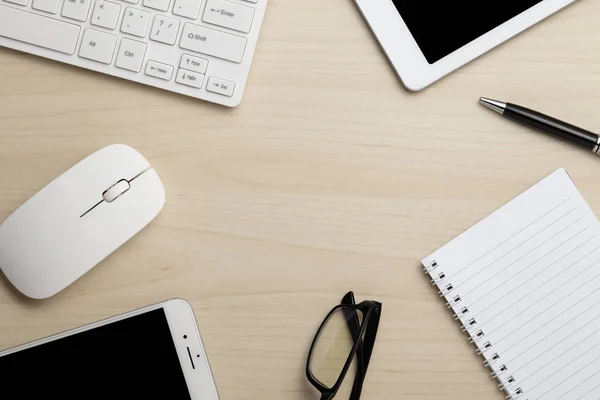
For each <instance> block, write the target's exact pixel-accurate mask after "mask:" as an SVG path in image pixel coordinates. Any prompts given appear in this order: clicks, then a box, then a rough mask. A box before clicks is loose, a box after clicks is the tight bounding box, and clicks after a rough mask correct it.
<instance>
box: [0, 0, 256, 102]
mask: <svg viewBox="0 0 600 400" xmlns="http://www.w3.org/2000/svg"><path fill="white" fill-rule="evenodd" d="M266 6H267V0H111V1H107V0H0V46H5V47H10V48H13V49H16V50H20V51H24V52H27V53H31V54H36V55H38V56H42V57H46V58H50V59H52V60H57V61H61V62H64V63H67V64H71V65H76V66H78V67H83V68H87V69H91V70H94V71H98V72H102V73H105V74H108V75H113V76H117V77H120V78H124V79H128V80H131V81H135V82H139V83H143V84H146V85H150V86H155V87H157V88H161V89H166V90H170V91H172V92H177V93H181V94H184V95H187V96H191V97H196V98H199V99H203V100H207V101H210V102H213V103H218V104H222V105H225V106H229V107H235V106H237V105H238V104H239V103H240V101H241V99H242V95H243V94H244V88H245V86H246V81H247V79H248V73H249V71H250V65H251V63H252V57H253V56H254V50H255V48H256V43H257V41H258V34H259V31H260V27H261V25H262V20H263V17H264V14H265V9H266Z"/></svg>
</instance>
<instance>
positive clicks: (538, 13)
mask: <svg viewBox="0 0 600 400" xmlns="http://www.w3.org/2000/svg"><path fill="white" fill-rule="evenodd" d="M354 1H355V2H356V4H357V5H358V7H359V9H360V11H361V12H362V15H363V16H364V18H365V20H366V21H367V23H368V24H369V26H370V27H371V30H372V31H373V33H374V34H375V36H376V37H377V39H378V41H379V43H380V44H381V47H382V48H383V50H384V51H385V53H386V55H387V57H388V59H389V60H390V62H391V64H392V66H393V67H394V69H395V70H396V72H397V74H398V75H399V76H400V79H401V80H402V82H403V83H404V85H405V86H406V87H407V88H408V89H411V90H421V89H423V88H425V87H427V86H428V85H430V84H431V83H433V82H435V81H437V80H438V79H440V78H441V77H443V76H445V75H446V74H448V73H450V72H452V71H454V70H456V69H457V68H459V67H461V66H462V65H464V64H466V63H468V62H469V61H471V60H473V59H475V58H477V57H479V56H480V55H482V54H484V53H485V52H487V51H488V50H491V49H492V48H494V47H496V46H498V45H499V44H500V43H502V42H504V41H506V40H508V39H509V38H511V37H513V36H515V35H516V34H518V33H520V32H522V31H524V30H525V29H527V28H529V27H530V26H532V25H534V24H536V23H538V22H540V21H541V20H543V19H544V18H546V17H548V16H549V15H552V14H554V13H555V12H557V11H558V10H560V9H561V8H563V7H565V6H567V5H569V4H571V3H573V2H574V1H575V0H512V1H511V0H509V1H499V2H490V1H481V0H468V1H433V0H354Z"/></svg>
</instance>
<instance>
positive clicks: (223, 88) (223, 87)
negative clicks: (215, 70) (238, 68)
mask: <svg viewBox="0 0 600 400" xmlns="http://www.w3.org/2000/svg"><path fill="white" fill-rule="evenodd" d="M206 90H208V91H209V92H213V93H217V94H221V95H223V96H227V97H231V96H233V91H234V90H235V82H231V81H227V80H225V79H221V78H215V77H214V76H211V77H210V78H208V83H207V84H206Z"/></svg>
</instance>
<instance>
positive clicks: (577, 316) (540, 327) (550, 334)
mask: <svg viewBox="0 0 600 400" xmlns="http://www.w3.org/2000/svg"><path fill="white" fill-rule="evenodd" d="M598 262H600V260H599V261H596V262H595V263H594V264H597V263H598ZM598 275H600V274H598ZM598 275H596V276H595V277H594V279H595V278H597V277H598ZM589 282H592V280H590V281H588V282H587V283H589ZM587 283H586V284H585V285H587ZM585 285H583V286H585ZM583 286H582V287H583ZM598 290H600V287H598V288H596V290H594V291H593V292H592V293H590V294H588V295H587V296H586V297H584V298H582V299H581V300H579V301H578V302H577V303H575V304H572V305H571V306H570V307H569V308H567V309H566V310H564V311H563V312H561V313H560V314H558V315H556V316H554V318H552V319H551V320H549V321H547V322H546V323H544V324H543V325H541V326H539V327H538V328H537V329H535V330H534V331H532V332H530V333H529V334H528V335H527V336H525V337H524V338H521V341H522V340H524V339H527V338H528V337H529V336H531V335H532V334H533V333H535V332H537V331H539V330H540V329H542V328H543V327H544V326H546V325H548V324H549V323H550V322H552V321H554V320H555V319H556V318H558V317H559V316H561V315H563V314H564V313H566V312H567V311H569V310H570V309H571V308H573V307H575V306H576V305H577V304H579V303H581V302H582V301H583V300H585V299H587V298H588V297H589V296H591V295H593V294H594V293H596V292H597V291H598ZM574 291H575V290H573V292H574ZM573 292H571V293H570V294H569V295H571V294H572V293H573ZM565 298H566V296H565V297H564V298H563V300H564V299H565ZM561 301H562V300H561ZM555 304H556V303H555ZM598 304H600V300H598V301H597V302H596V303H594V304H592V305H591V306H590V307H588V308H587V309H585V310H584V311H582V312H580V313H579V314H577V315H576V316H575V317H573V318H571V319H570V320H568V321H567V322H565V323H563V324H562V325H561V326H559V327H558V328H556V329H555V330H554V331H552V332H550V333H549V334H548V335H546V336H545V337H544V338H543V339H541V340H538V341H537V342H536V343H535V344H534V345H533V346H531V347H529V348H527V349H525V350H523V351H522V352H521V353H520V354H518V355H516V356H515V357H513V358H511V359H510V360H509V361H508V362H510V361H513V360H515V359H517V358H519V357H521V356H522V355H523V354H525V353H527V352H528V351H529V350H531V349H533V348H534V347H536V346H537V345H539V344H540V343H542V342H543V341H544V340H546V339H548V338H549V337H550V336H552V335H554V334H555V333H556V332H558V331H559V330H561V329H562V328H564V327H565V326H566V325H567V324H569V323H571V322H572V321H574V320H576V319H577V318H579V317H580V316H582V315H583V314H584V313H586V312H588V311H589V310H591V309H592V308H594V307H596V306H597V305H598ZM549 309H550V307H548V308H547V309H546V310H544V311H543V312H542V313H539V314H537V315H536V316H535V317H534V318H532V319H530V320H529V321H527V322H526V323H524V324H523V325H521V326H520V327H519V328H518V329H521V328H522V327H523V326H525V325H527V324H528V323H530V322H531V321H533V320H534V319H535V318H537V317H539V316H540V315H542V314H543V313H544V312H546V311H548V310H549ZM599 317H600V313H598V315H597V316H596V317H595V318H594V319H592V321H595V320H596V319H598V318H599ZM592 321H588V322H587V324H589V323H590V322H592ZM584 326H585V325H584ZM518 329H516V330H514V331H512V332H511V333H509V334H508V335H506V336H505V337H503V338H502V339H501V340H498V341H496V344H497V343H500V342H501V341H502V340H504V339H506V338H507V337H508V336H510V335H512V334H513V333H514V332H516V331H517V330H518ZM573 333H574V332H573ZM570 336H571V335H569V336H567V337H565V338H563V339H561V340H560V341H559V342H558V343H561V342H562V341H563V340H565V339H567V338H568V337H570ZM512 347H514V346H511V347H509V348H508V349H511V348H512ZM508 362H507V363H508Z"/></svg>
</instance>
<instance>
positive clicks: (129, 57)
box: [115, 38, 147, 72]
mask: <svg viewBox="0 0 600 400" xmlns="http://www.w3.org/2000/svg"><path fill="white" fill-rule="evenodd" d="M146 47H147V46H146V43H142V42H138V41H137V40H131V39H127V38H124V39H123V40H121V47H119V52H118V53H117V62H116V63H115V65H116V66H117V67H119V68H123V69H126V70H129V71H133V72H140V71H141V70H142V64H143V63H144V56H145V55H146Z"/></svg>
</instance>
